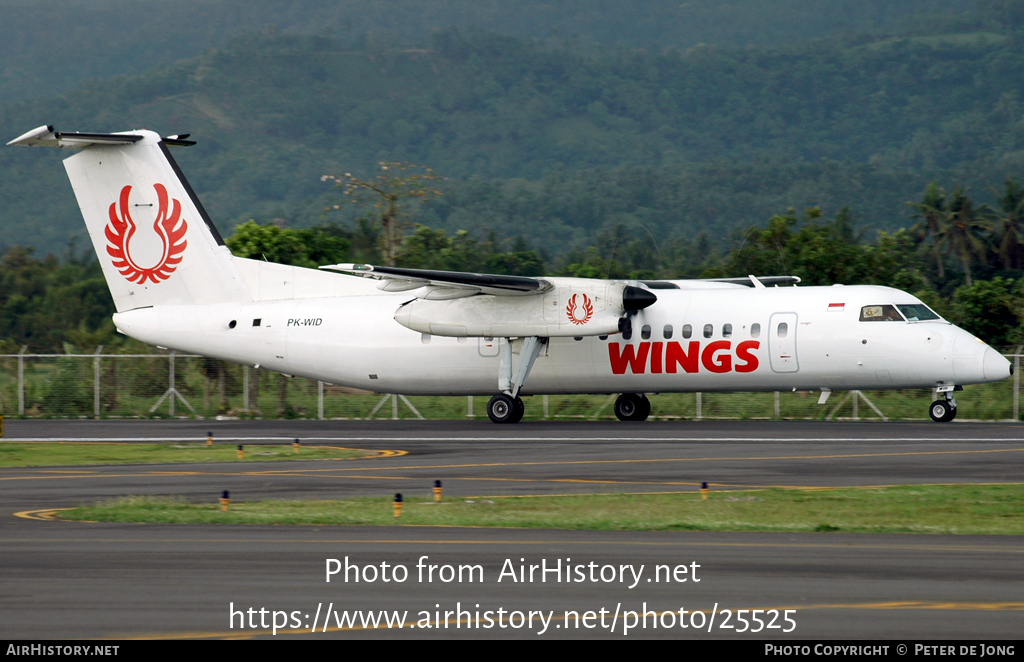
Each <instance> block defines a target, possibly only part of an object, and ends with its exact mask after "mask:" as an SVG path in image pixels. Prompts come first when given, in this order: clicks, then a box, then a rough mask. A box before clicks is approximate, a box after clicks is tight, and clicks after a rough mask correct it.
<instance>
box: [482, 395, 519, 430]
mask: <svg viewBox="0 0 1024 662" xmlns="http://www.w3.org/2000/svg"><path fill="white" fill-rule="evenodd" d="M515 412H516V403H515V400H513V399H512V396H510V395H505V394H504V393H499V394H498V395H496V396H494V397H493V398H491V401H490V402H488V403H487V417H488V418H490V419H491V421H493V422H494V423H514V422H516V421H517V420H519V419H517V418H516V417H515ZM520 417H522V415H521V414H520Z"/></svg>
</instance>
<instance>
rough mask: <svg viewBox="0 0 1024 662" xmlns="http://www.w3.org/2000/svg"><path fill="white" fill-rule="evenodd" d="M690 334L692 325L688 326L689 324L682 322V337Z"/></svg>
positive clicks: (691, 333) (687, 336)
mask: <svg viewBox="0 0 1024 662" xmlns="http://www.w3.org/2000/svg"><path fill="white" fill-rule="evenodd" d="M692 335H693V327H692V326H690V325H689V324H684V325H683V337H684V338H689V337H690V336H692Z"/></svg>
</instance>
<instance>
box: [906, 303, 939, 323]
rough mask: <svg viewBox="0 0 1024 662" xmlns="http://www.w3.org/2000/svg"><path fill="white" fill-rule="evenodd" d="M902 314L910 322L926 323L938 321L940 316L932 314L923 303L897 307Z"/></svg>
mask: <svg viewBox="0 0 1024 662" xmlns="http://www.w3.org/2000/svg"><path fill="white" fill-rule="evenodd" d="M896 307H897V308H899V309H900V312H901V313H903V314H904V315H905V316H906V318H907V321H908V322H924V321H926V320H937V319H939V316H938V315H936V314H935V313H933V312H932V309H931V308H929V307H928V306H926V305H924V304H923V303H912V304H907V305H897V306H896Z"/></svg>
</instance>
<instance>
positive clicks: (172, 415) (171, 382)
mask: <svg viewBox="0 0 1024 662" xmlns="http://www.w3.org/2000/svg"><path fill="white" fill-rule="evenodd" d="M168 360H169V361H170V374H169V377H170V394H171V418H174V396H175V392H176V391H177V389H175V388H174V350H173V349H172V350H171V353H170V355H169V357H168Z"/></svg>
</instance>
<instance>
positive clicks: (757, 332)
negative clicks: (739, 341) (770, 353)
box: [750, 322, 761, 338]
mask: <svg viewBox="0 0 1024 662" xmlns="http://www.w3.org/2000/svg"><path fill="white" fill-rule="evenodd" d="M750 337H751V338H760V337H761V325H760V324H758V323H757V322H755V323H753V324H751V325H750Z"/></svg>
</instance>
